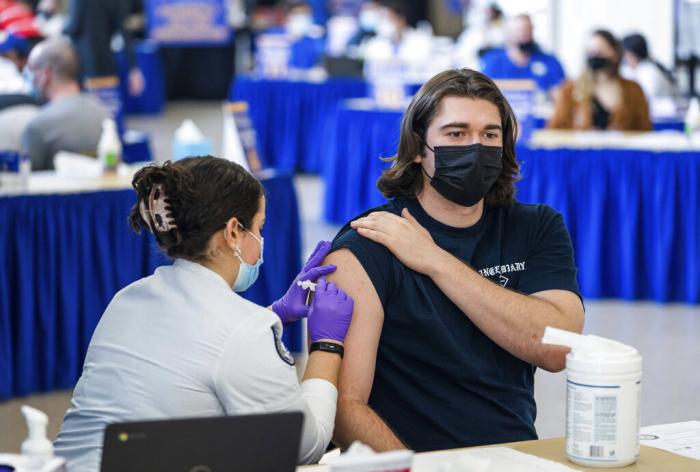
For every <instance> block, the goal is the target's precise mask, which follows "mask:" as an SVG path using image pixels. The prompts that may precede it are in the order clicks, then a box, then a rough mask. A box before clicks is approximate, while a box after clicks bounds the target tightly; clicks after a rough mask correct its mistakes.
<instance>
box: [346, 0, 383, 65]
mask: <svg viewBox="0 0 700 472" xmlns="http://www.w3.org/2000/svg"><path fill="white" fill-rule="evenodd" d="M380 19H381V4H380V3H379V2H378V1H375V0H366V1H364V2H362V5H361V6H360V12H359V14H358V29H357V33H355V35H354V36H353V37H352V38H350V41H348V55H349V56H355V55H356V49H357V48H358V47H359V46H360V45H361V44H362V42H363V41H366V40H368V39H371V38H373V37H374V36H375V35H376V34H377V26H378V25H379V20H380Z"/></svg>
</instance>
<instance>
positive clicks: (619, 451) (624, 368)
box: [542, 327, 642, 467]
mask: <svg viewBox="0 0 700 472" xmlns="http://www.w3.org/2000/svg"><path fill="white" fill-rule="evenodd" d="M542 342H543V343H544V344H556V345H559V346H566V347H570V348H571V352H569V354H567V356H566V391H567V397H566V455H567V456H568V457H569V460H570V461H571V462H574V463H576V464H580V465H583V466H586V467H623V466H626V465H629V464H632V463H634V462H635V461H636V460H637V458H638V457H639V418H640V406H641V393H642V356H641V355H640V354H639V352H637V350H636V349H634V348H633V347H631V346H627V345H625V344H622V343H619V342H617V341H612V340H610V339H605V338H601V337H598V336H591V335H588V336H583V335H580V334H576V333H572V332H569V331H564V330H561V329H555V328H550V327H547V328H546V329H545V331H544V338H543V339H542Z"/></svg>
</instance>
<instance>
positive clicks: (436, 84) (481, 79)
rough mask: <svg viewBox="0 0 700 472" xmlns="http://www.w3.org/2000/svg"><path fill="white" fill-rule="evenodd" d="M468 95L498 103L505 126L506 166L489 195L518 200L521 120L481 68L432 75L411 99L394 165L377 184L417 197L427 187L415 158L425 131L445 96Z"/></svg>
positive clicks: (494, 202) (494, 199) (491, 199)
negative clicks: (517, 150)
mask: <svg viewBox="0 0 700 472" xmlns="http://www.w3.org/2000/svg"><path fill="white" fill-rule="evenodd" d="M448 96H454V97H467V98H478V99H482V100H486V101H489V102H491V103H493V104H494V105H496V107H497V108H498V112H499V114H500V115H501V126H502V127H503V170H502V171H501V175H500V176H499V177H498V179H497V180H496V182H495V183H494V184H493V186H492V187H491V189H490V190H489V191H488V193H487V194H486V197H485V202H486V204H487V205H490V206H509V205H512V204H513V203H514V202H515V185H514V184H515V182H516V181H517V180H518V178H519V177H520V167H519V165H518V163H517V162H516V161H515V139H516V137H517V135H518V124H517V120H516V118H515V114H514V113H513V110H511V108H510V105H509V104H508V102H507V101H506V99H505V97H504V96H503V94H502V93H501V91H500V90H499V89H498V86H496V84H495V83H494V82H493V80H491V79H489V78H488V77H487V76H485V75H484V74H482V73H481V72H477V71H475V70H472V69H457V70H448V71H445V72H441V73H439V74H438V75H436V76H435V77H433V78H432V79H430V80H429V81H428V82H427V83H426V84H425V85H423V86H422V87H421V88H420V90H418V92H417V93H416V95H415V96H414V97H413V100H411V103H410V105H409V106H408V109H407V110H406V112H405V113H404V115H403V119H402V121H401V137H400V140H399V151H398V153H397V154H396V155H395V156H393V157H391V158H389V159H387V161H389V162H391V163H392V164H391V167H390V168H389V169H387V170H386V171H384V173H383V174H382V176H381V177H379V180H378V181H377V187H378V188H379V191H380V192H382V193H383V194H384V196H386V197H387V198H393V197H396V196H399V195H402V196H405V197H416V196H418V194H420V193H421V191H422V190H423V175H422V172H421V164H418V163H415V162H413V161H414V159H415V158H416V156H418V155H422V154H423V152H424V145H425V144H424V143H425V139H426V138H425V135H426V132H427V131H428V127H429V126H430V123H431V122H432V120H433V118H434V117H435V114H436V113H437V109H438V106H439V105H440V101H441V100H442V99H443V98H444V97H448Z"/></svg>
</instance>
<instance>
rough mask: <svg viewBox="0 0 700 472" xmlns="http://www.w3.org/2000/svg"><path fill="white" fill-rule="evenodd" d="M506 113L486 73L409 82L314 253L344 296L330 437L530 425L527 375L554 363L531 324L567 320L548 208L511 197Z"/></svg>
mask: <svg viewBox="0 0 700 472" xmlns="http://www.w3.org/2000/svg"><path fill="white" fill-rule="evenodd" d="M516 135H517V123H516V119H515V115H514V114H513V111H512V110H511V108H510V105H509V104H508V102H507V101H506V99H505V98H504V97H503V95H502V94H501V92H500V91H499V89H498V87H497V86H496V84H495V83H494V82H493V81H492V80H491V79H489V78H488V77H486V76H485V75H484V74H481V73H479V72H476V71H473V70H470V69H462V70H452V71H446V72H442V73H440V74H438V75H436V76H435V77H433V78H432V79H430V80H429V81H428V82H427V83H426V84H425V85H423V87H421V89H420V90H419V91H418V92H417V93H416V95H415V96H414V97H413V100H412V101H411V104H410V105H409V107H408V109H407V110H406V112H405V114H404V116H403V120H402V123H401V136H400V141H399V151H398V154H397V155H396V156H395V157H394V158H393V159H392V165H391V168H390V169H388V170H386V171H385V172H384V174H383V175H382V176H381V177H380V179H379V182H378V187H379V189H380V190H381V191H382V193H383V194H384V195H385V196H386V197H387V198H391V199H392V200H391V201H390V202H388V203H387V204H385V205H383V206H381V207H378V208H375V209H373V210H370V211H368V212H367V213H365V214H363V215H360V217H359V218H358V219H356V220H354V221H353V222H351V223H350V224H349V225H347V226H345V227H344V228H343V229H341V231H340V233H339V234H338V236H337V237H336V240H335V241H334V244H333V249H334V251H335V252H333V253H331V254H330V255H329V256H328V257H327V258H326V263H332V264H334V265H336V266H337V270H336V272H335V273H334V274H333V275H332V276H331V277H330V279H332V280H334V281H335V282H336V283H338V285H342V287H343V288H344V289H345V290H346V292H347V293H348V295H350V296H352V297H353V299H354V300H355V311H354V315H353V320H352V322H351V324H350V329H349V330H348V335H347V337H346V339H345V360H344V361H343V365H342V367H341V372H340V380H339V397H338V413H337V416H336V431H335V435H334V442H335V443H336V444H338V445H339V446H341V447H343V448H347V447H348V446H349V445H350V444H351V443H352V442H353V441H355V440H360V441H362V442H363V443H365V444H367V445H369V446H370V447H372V448H373V449H375V450H377V451H385V450H391V449H398V448H403V447H409V448H411V449H414V450H416V451H427V450H436V449H449V448H457V447H465V446H477V445H483V444H494V443H506V442H511V441H520V440H528V439H535V438H537V433H536V432H535V412H536V407H535V399H534V373H535V368H536V367H540V368H543V369H546V370H549V371H553V372H556V371H559V370H562V369H563V368H564V364H565V355H566V352H567V351H566V349H563V348H559V347H552V346H546V345H543V344H542V343H541V342H540V340H541V338H542V335H543V333H544V328H545V327H546V326H554V327H559V328H563V329H567V330H570V331H575V332H580V331H581V329H582V327H583V305H582V303H581V299H580V295H579V293H578V292H579V291H578V284H577V282H576V268H575V265H574V258H573V249H572V247H571V241H570V239H569V234H568V232H567V229H566V227H565V226H564V221H563V219H562V217H561V215H560V214H559V213H557V212H556V211H554V210H553V209H551V208H549V207H547V206H545V205H524V204H521V203H518V202H516V201H515V187H514V182H515V181H516V180H517V179H518V175H519V166H518V163H517V161H516V158H515V137H516Z"/></svg>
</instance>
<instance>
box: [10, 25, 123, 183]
mask: <svg viewBox="0 0 700 472" xmlns="http://www.w3.org/2000/svg"><path fill="white" fill-rule="evenodd" d="M26 70H27V71H28V75H29V76H30V77H31V79H30V80H31V83H32V86H33V87H34V88H35V89H36V95H38V96H39V98H40V99H42V100H46V101H47V102H48V103H47V104H46V105H44V107H43V108H42V109H41V111H40V112H39V114H38V115H37V116H36V117H35V118H34V119H33V120H32V121H31V122H30V123H29V125H28V126H27V129H26V131H25V132H24V136H23V138H22V148H23V151H24V152H26V153H27V154H28V155H29V157H30V159H31V162H32V169H33V170H46V169H53V158H54V155H55V154H56V153H57V152H58V151H70V152H77V153H81V154H87V155H91V156H94V155H95V154H96V152H97V143H98V142H99V140H100V135H101V133H102V121H103V120H104V119H105V118H109V116H110V114H109V111H108V110H107V109H106V108H105V107H104V106H102V104H101V103H99V102H98V101H97V99H95V98H94V97H91V96H89V95H84V94H82V93H81V92H80V86H79V85H78V58H77V56H76V54H75V51H74V50H73V47H72V46H71V44H70V41H69V40H67V39H65V38H57V39H47V40H45V41H42V42H41V43H39V44H38V45H37V46H36V47H35V48H34V49H33V50H32V52H31V53H30V55H29V61H28V62H27V67H26Z"/></svg>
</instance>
